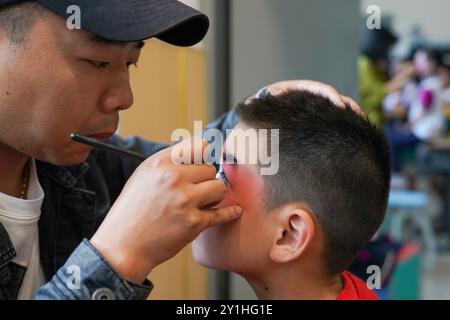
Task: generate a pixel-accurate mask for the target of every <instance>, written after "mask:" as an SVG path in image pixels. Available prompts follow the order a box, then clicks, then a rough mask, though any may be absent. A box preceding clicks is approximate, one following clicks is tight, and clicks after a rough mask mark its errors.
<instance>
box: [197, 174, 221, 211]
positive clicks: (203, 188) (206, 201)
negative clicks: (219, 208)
mask: <svg viewBox="0 0 450 320" xmlns="http://www.w3.org/2000/svg"><path fill="white" fill-rule="evenodd" d="M193 189H194V192H195V197H196V199H197V205H198V207H199V208H205V207H210V208H211V207H213V206H216V205H218V204H219V203H220V202H222V200H223V199H224V198H225V192H226V191H227V187H226V185H225V183H224V182H223V181H221V180H210V181H205V182H202V183H198V184H196V185H194V186H193Z"/></svg>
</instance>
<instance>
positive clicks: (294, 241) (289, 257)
mask: <svg viewBox="0 0 450 320" xmlns="http://www.w3.org/2000/svg"><path fill="white" fill-rule="evenodd" d="M279 218H280V219H281V220H280V221H278V222H279V225H278V226H277V228H278V230H277V233H276V237H275V239H274V241H273V243H272V247H271V248H270V258H271V259H272V260H273V261H275V262H277V263H286V262H290V261H293V260H295V259H297V258H298V257H300V256H301V255H302V254H303V253H304V252H305V250H306V249H307V248H308V247H309V245H310V243H311V241H312V239H313V237H314V232H315V227H314V220H313V218H312V216H311V214H310V213H309V212H307V211H305V210H303V209H300V208H292V207H291V208H286V209H285V210H282V211H281V212H280V215H279Z"/></svg>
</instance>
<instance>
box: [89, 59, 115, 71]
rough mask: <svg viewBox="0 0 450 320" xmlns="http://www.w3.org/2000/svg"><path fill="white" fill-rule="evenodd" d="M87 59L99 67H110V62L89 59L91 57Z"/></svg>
mask: <svg viewBox="0 0 450 320" xmlns="http://www.w3.org/2000/svg"><path fill="white" fill-rule="evenodd" d="M86 61H87V62H89V63H90V64H92V65H93V66H94V67H96V68H98V69H108V67H109V65H110V63H109V62H104V61H96V60H89V59H86Z"/></svg>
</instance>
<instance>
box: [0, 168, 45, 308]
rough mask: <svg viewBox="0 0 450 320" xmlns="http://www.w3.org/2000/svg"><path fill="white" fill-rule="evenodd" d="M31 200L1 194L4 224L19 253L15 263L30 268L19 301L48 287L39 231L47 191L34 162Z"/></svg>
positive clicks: (0, 202) (0, 211)
mask: <svg viewBox="0 0 450 320" xmlns="http://www.w3.org/2000/svg"><path fill="white" fill-rule="evenodd" d="M27 197H28V199H27V200H23V199H19V198H14V197H11V196H8V195H6V194H4V193H1V192H0V222H1V223H2V224H3V226H4V227H5V229H6V231H8V234H9V236H10V238H11V241H12V243H13V245H14V249H15V250H16V253H17V256H16V257H15V258H14V260H13V262H14V263H16V264H18V265H20V266H23V267H26V268H27V271H26V273H25V276H24V279H23V282H22V286H21V288H20V291H19V296H18V299H19V300H25V299H26V300H28V299H32V298H33V296H34V295H35V293H36V290H37V289H38V288H39V287H40V286H42V285H43V284H44V283H45V278H44V273H43V269H42V265H41V262H40V255H39V231H38V221H39V218H40V216H41V206H42V202H43V200H44V191H43V190H42V187H41V185H40V184H39V180H38V177H37V173H36V164H35V162H34V160H33V161H32V163H31V167H30V180H29V187H28V196H27Z"/></svg>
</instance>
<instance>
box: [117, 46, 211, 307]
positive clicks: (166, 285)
mask: <svg viewBox="0 0 450 320" xmlns="http://www.w3.org/2000/svg"><path fill="white" fill-rule="evenodd" d="M205 68H206V61H205V53H204V52H203V51H202V50H200V49H198V48H177V47H174V46H169V45H166V44H164V43H162V42H160V41H158V40H150V41H148V42H147V45H146V46H145V48H144V49H143V51H142V55H141V58H140V61H139V66H138V68H137V69H135V70H134V69H133V68H132V71H131V83H132V88H133V93H134V98H135V103H134V106H133V107H132V108H131V109H130V110H127V111H125V112H123V113H122V114H121V123H120V134H121V135H122V136H124V137H126V136H129V135H139V136H142V137H145V138H147V139H150V140H152V141H164V142H169V141H170V137H171V134H172V131H173V130H174V129H176V128H186V129H189V130H190V131H191V132H192V130H193V123H194V121H195V120H201V121H203V122H204V123H205V124H206V122H205V121H206V120H207V119H208V114H207V108H206V69H205ZM149 232H151V230H149ZM149 278H150V280H152V281H153V283H154V284H155V289H154V291H153V293H152V295H151V296H150V299H206V298H207V271H206V270H205V269H204V268H202V267H200V266H199V265H197V264H196V263H195V262H194V260H193V258H192V254H191V249H190V248H187V249H185V250H183V251H182V252H181V253H180V254H178V255H177V256H176V257H175V258H173V259H171V260H170V261H168V262H166V263H164V264H163V265H161V266H159V267H158V268H156V269H155V270H154V271H153V272H152V273H151V275H150V277H149Z"/></svg>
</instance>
